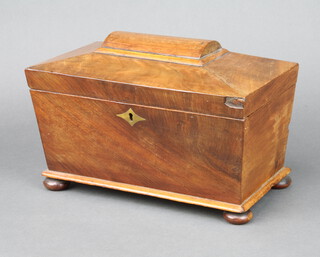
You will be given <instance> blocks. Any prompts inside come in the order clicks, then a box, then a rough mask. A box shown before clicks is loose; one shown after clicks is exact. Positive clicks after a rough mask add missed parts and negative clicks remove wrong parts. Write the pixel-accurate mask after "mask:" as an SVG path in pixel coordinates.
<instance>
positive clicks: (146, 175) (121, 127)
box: [26, 32, 298, 212]
mask: <svg viewBox="0 0 320 257" xmlns="http://www.w3.org/2000/svg"><path fill="white" fill-rule="evenodd" d="M112 35H113V34H111V36H109V37H108V38H107V39H106V41H105V42H104V43H103V44H102V47H101V43H94V44H92V45H90V46H88V47H85V48H83V49H80V50H78V51H75V52H72V53H69V54H67V55H64V56H62V57H58V58H56V59H53V60H50V61H48V62H46V63H43V64H40V65H37V66H33V67H30V68H28V69H27V70H26V75H27V80H28V84H29V86H30V88H31V96H32V100H33V104H34V108H35V112H36V116H37V120H38V124H39V130H40V134H41V139H42V143H43V147H44V152H45V156H46V160H47V165H48V169H49V171H47V172H46V173H45V174H44V175H46V176H51V177H55V178H63V179H66V180H72V181H76V182H82V183H87V184H92V185H101V186H105V187H110V188H115V189H120V190H125V191H130V192H136V193H143V194H148V195H153V196H158V197H162V198H167V199H171V200H177V201H182V202H188V203H194V204H199V205H204V206H209V207H215V208H219V209H225V210H232V211H235V212H243V211H246V210H247V209H248V208H250V207H251V206H252V205H253V204H254V203H255V202H256V201H257V200H258V199H259V198H261V197H262V196H263V195H264V194H265V193H266V192H267V191H268V190H269V189H270V187H271V186H272V184H274V183H276V182H278V181H279V180H280V179H281V178H283V177H284V176H285V175H286V174H288V172H289V170H288V169H286V168H284V158H285V151H286V143H287V138H288V126H289V122H290V117H291V111H292V104H293V97H294V90H295V83H296V79H297V71H298V66H297V64H295V63H289V62H283V61H276V60H271V59H265V58H259V57H253V56H246V55H241V54H236V53H230V52H228V51H227V50H225V49H222V48H221V47H220V45H218V43H217V42H216V41H210V42H209V41H208V42H209V43H208V42H207V41H205V43H206V44H207V46H206V47H205V48H201V49H200V50H199V46H201V47H203V41H201V42H202V43H201V42H200V43H198V41H196V42H193V41H192V42H190V41H188V40H182V39H179V40H180V41H179V40H178V39H176V38H169V39H168V38H165V39H164V41H165V42H167V43H168V42H169V43H168V45H167V48H168V49H169V50H168V49H167V48H166V47H165V48H160V49H159V47H158V48H157V40H158V38H153V37H152V36H151V39H150V38H148V37H147V38H148V40H149V41H150V42H151V43H150V42H149V41H148V40H146V39H145V37H146V36H145V35H137V34H130V33H118V32H116V33H115V34H114V35H113V36H112ZM132 37H133V38H135V37H136V38H137V39H135V40H137V41H139V44H137V46H135V45H134V44H133V42H135V41H134V39H132ZM161 39H162V38H161ZM128 42H129V43H130V44H129V43H128ZM161 42H162V41H161ZM172 42H176V44H178V43H180V44H181V45H182V46H185V45H186V46H185V48H184V47H181V49H182V50H181V51H180V52H179V54H187V55H189V56H188V58H186V56H182V57H179V56H177V53H175V52H171V51H173V50H171V47H172V44H173V43H172ZM177 42H178V43H177ZM181 42H182V43H181ZM212 42H216V43H212ZM190 44H191V45H192V46H194V49H193V48H192V49H193V50H192V51H191V50H190V48H191V47H190ZM115 45H117V46H118V48H117V47H115ZM139 47H140V48H141V47H144V49H147V50H148V51H149V50H150V49H151V50H153V51H156V50H157V51H158V52H157V55H156V54H153V53H150V52H147V53H146V51H143V49H142V50H141V49H140V48H139ZM119 49H120V50H119ZM151 50H150V51H151ZM198 50H199V51H198ZM110 51H111V52H110ZM197 51H198V52H197ZM210 51H211V52H210ZM169 54H171V55H172V56H171V55H169ZM197 54H200V56H197ZM168 56H169V57H168ZM161 58H162V59H161ZM165 58H167V59H165ZM168 58H169V59H168ZM190 62H192V63H190Z"/></svg>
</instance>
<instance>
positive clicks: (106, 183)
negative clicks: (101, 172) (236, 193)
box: [42, 168, 290, 213]
mask: <svg viewBox="0 0 320 257" xmlns="http://www.w3.org/2000/svg"><path fill="white" fill-rule="evenodd" d="M289 172H290V169H289V168H283V169H281V170H279V171H278V172H277V173H276V174H275V175H273V177H271V178H270V179H269V180H267V181H266V182H265V183H264V184H263V185H262V186H261V187H260V188H259V189H258V190H257V191H256V192H254V193H253V194H252V195H251V196H250V197H249V198H248V199H246V200H245V201H244V202H243V203H241V204H232V203H228V202H221V201H216V200H212V199H207V198H200V197H195V196H192V195H185V194H179V193H174V192H169V191H164V190H159V189H153V188H148V187H141V186H136V185H130V184H125V183H119V182H115V181H110V180H103V179H98V178H94V177H88V176H81V175H75V174H70V173H65V172H58V171H52V170H46V171H44V172H42V175H43V176H46V177H49V178H54V179H60V180H66V181H73V182H77V183H82V184H86V185H92V186H99V187H105V188H110V189H115V190H121V191H125V192H130V193H136V194H142V195H148V196H153V197H158V198H163V199H167V200H171V201H177V202H182V203H188V204H194V205H199V206H204V207H209V208H215V209H219V210H225V211H231V212H236V213H243V212H246V211H248V210H249V209H250V208H251V207H252V206H253V205H254V204H255V203H256V202H257V201H258V200H259V199H261V198H262V197H263V196H264V195H265V194H266V193H268V192H269V190H270V189H271V187H272V186H273V185H275V184H277V183H278V182H279V181H280V180H281V179H283V178H284V177H285V176H287V175H288V174H289Z"/></svg>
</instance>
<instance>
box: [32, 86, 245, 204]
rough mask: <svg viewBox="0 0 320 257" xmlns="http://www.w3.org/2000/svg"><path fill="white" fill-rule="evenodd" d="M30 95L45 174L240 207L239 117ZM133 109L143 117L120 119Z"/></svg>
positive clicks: (240, 140) (87, 99)
mask: <svg viewBox="0 0 320 257" xmlns="http://www.w3.org/2000/svg"><path fill="white" fill-rule="evenodd" d="M31 95H32V99H33V103H34V107H35V111H36V115H37V119H38V123H39V128H40V133H41V138H42V142H43V146H44V150H45V154H46V159H47V164H48V168H49V169H50V170H55V171H60V172H67V173H72V174H76V175H81V176H87V177H94V178H99V179H105V180H109V181H115V182H121V183H127V184H132V185H137V186H143V187H150V188H154V189H160V190H166V191H171V192H176V193H181V194H186V195H192V196H196V197H204V198H208V199H213V200H218V201H224V202H229V203H234V204H240V203H241V199H240V198H241V194H240V193H241V192H240V177H241V166H242V149H243V148H242V143H243V139H242V136H243V121H242V120H236V119H225V118H219V117H215V116H208V115H197V114H193V113H185V112H179V111H172V110H167V109H159V108H150V107H144V106H137V105H128V104H122V103H116V102H111V101H106V100H97V99H92V98H83V97H76V96H69V95H61V94H54V93H46V92H40V91H31ZM130 108H131V109H132V110H133V111H134V113H135V114H137V115H139V116H140V117H142V118H144V119H145V120H141V121H139V122H137V123H136V124H134V125H133V126H131V125H132V124H129V123H130V121H129V122H128V121H126V120H125V119H123V117H124V116H123V115H120V116H121V117H119V116H117V114H123V113H125V112H126V111H127V110H129V109H130Z"/></svg>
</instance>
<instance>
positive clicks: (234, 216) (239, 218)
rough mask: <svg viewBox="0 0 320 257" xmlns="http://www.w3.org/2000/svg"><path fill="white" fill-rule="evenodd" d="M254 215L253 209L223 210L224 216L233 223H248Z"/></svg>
mask: <svg viewBox="0 0 320 257" xmlns="http://www.w3.org/2000/svg"><path fill="white" fill-rule="evenodd" d="M252 217H253V214H252V211H250V210H249V211H247V212H243V213H235V212H228V211H224V212H223V218H224V219H225V220H226V221H228V222H229V223H231V224H234V225H242V224H246V223H248V222H249V221H250V220H251V219H252Z"/></svg>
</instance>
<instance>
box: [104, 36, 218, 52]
mask: <svg viewBox="0 0 320 257" xmlns="http://www.w3.org/2000/svg"><path fill="white" fill-rule="evenodd" d="M102 46H103V47H111V48H118V49H126V50H131V51H138V52H149V53H157V54H162V55H174V56H184V57H193V58H201V57H203V56H205V55H207V54H210V53H212V52H215V51H217V50H218V49H220V48H221V45H220V44H219V42H217V41H214V40H204V39H193V38H182V37H170V36H160V35H151V34H143V33H133V32H124V31H114V32H112V33H110V34H109V36H108V37H107V38H106V39H105V41H104V42H103V44H102Z"/></svg>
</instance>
